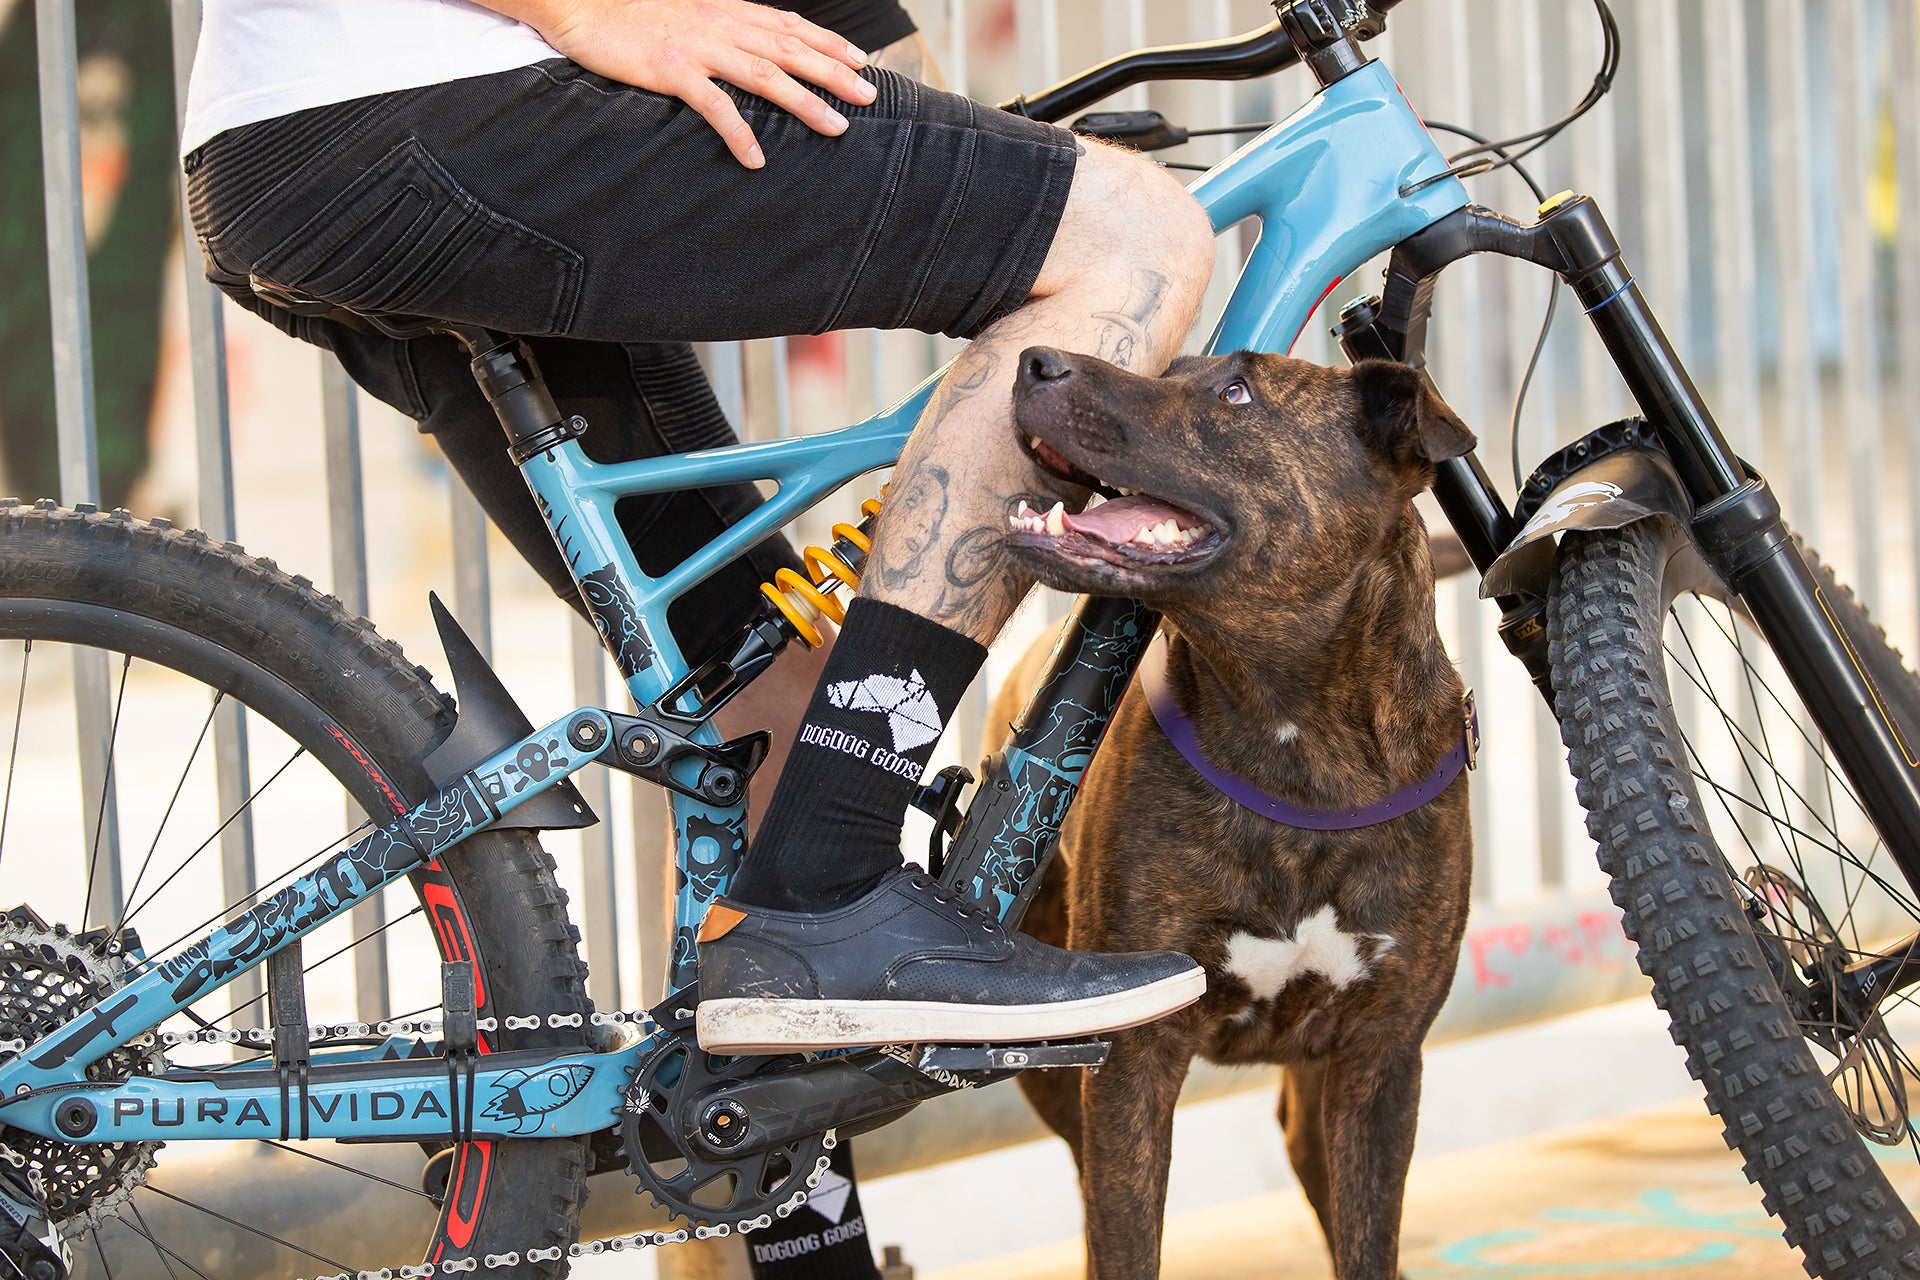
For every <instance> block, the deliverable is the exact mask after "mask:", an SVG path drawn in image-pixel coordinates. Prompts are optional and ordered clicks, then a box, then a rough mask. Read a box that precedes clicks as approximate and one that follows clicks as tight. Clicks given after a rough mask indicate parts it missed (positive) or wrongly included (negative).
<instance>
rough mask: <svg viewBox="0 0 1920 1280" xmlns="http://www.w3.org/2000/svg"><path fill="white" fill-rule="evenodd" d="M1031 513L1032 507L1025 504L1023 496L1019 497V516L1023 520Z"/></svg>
mask: <svg viewBox="0 0 1920 1280" xmlns="http://www.w3.org/2000/svg"><path fill="white" fill-rule="evenodd" d="M1032 514H1033V508H1032V507H1030V506H1028V505H1027V500H1026V499H1025V498H1022V499H1020V511H1019V515H1020V518H1021V519H1022V520H1024V519H1026V518H1027V517H1028V516H1030V515H1032Z"/></svg>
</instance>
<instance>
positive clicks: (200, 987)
mask: <svg viewBox="0 0 1920 1280" xmlns="http://www.w3.org/2000/svg"><path fill="white" fill-rule="evenodd" d="M612 736H613V733H612V722H611V721H610V720H609V719H608V718H607V714H606V712H604V711H599V710H596V709H593V708H582V709H580V710H578V711H574V712H572V713H570V714H568V715H566V716H563V717H561V718H560V719H559V720H556V721H554V722H553V723H552V724H550V725H547V726H546V727H545V728H543V729H538V730H536V731H535V732H533V733H532V734H530V735H528V736H527V737H526V738H523V739H521V740H520V741H518V742H515V743H512V744H511V745H509V746H508V747H506V748H505V749H504V750H502V751H499V752H497V753H496V754H494V755H493V756H490V757H489V758H488V759H486V760H484V761H482V762H481V763H479V764H477V765H475V766H474V767H473V768H472V769H470V770H468V771H467V772H466V773H464V774H462V775H461V776H460V777H459V778H457V779H455V780H454V781H453V782H451V783H448V784H447V785H446V786H444V787H442V788H441V789H440V790H439V792H438V793H437V794H435V795H434V796H432V797H431V798H429V799H428V800H425V801H423V802H422V803H420V804H418V805H415V806H414V807H413V808H412V809H411V810H409V811H408V812H406V813H404V814H402V815H400V816H399V817H397V818H395V819H394V820H393V821H391V822H388V823H386V824H384V825H382V826H380V827H378V828H377V829H375V830H374V831H373V832H372V833H371V834H370V835H368V836H366V837H365V838H364V839H362V840H360V841H359V842H357V843H355V844H354V845H352V846H351V847H350V848H347V849H344V850H342V851H341V852H339V853H336V854H334V855H333V856H332V857H330V858H328V859H327V860H326V861H325V862H324V863H322V864H321V865H320V866H319V867H318V868H316V869H315V870H313V871H310V872H308V873H307V874H306V875H304V876H301V877H300V878H298V879H296V880H292V881H289V882H288V883H287V884H285V885H284V886H283V887H281V888H280V889H278V890H277V891H275V892H274V893H273V894H272V895H271V896H270V897H266V898H262V899H261V900H260V902H259V903H258V904H257V905H255V906H253V907H250V908H248V909H247V910H245V911H243V912H240V913H239V914H238V915H236V916H235V917H234V918H233V919H232V920H230V921H229V922H227V923H226V924H224V925H222V926H221V927H219V928H216V929H214V930H212V931H211V932H210V933H208V934H206V935H205V936H203V937H201V938H200V939H198V940H197V941H195V942H193V943H190V944H188V945H186V946H184V947H182V948H180V949H178V950H176V951H174V952H172V953H171V954H169V955H167V956H164V957H161V958H159V959H156V960H150V961H148V962H147V967H146V969H145V971H144V972H141V973H140V974H138V975H137V976H135V977H134V978H132V979H131V980H130V981H129V982H128V983H127V984H126V985H125V986H123V987H120V988H119V989H118V990H116V991H114V992H113V994H112V995H110V996H108V997H107V998H106V1000H104V1001H103V1002H102V1003H100V1004H99V1005H98V1006H97V1007H95V1008H94V1010H93V1011H92V1012H91V1013H89V1014H88V1015H87V1016H86V1017H84V1018H77V1019H75V1020H74V1021H72V1022H70V1023H68V1024H66V1025H65V1026H63V1027H61V1028H59V1029H57V1030H56V1031H53V1032H51V1033H49V1034H48V1035H46V1036H44V1037H42V1038H41V1039H40V1040H37V1041H35V1042H34V1043H33V1044H30V1045H28V1046H27V1047H26V1049H25V1050H24V1051H23V1052H21V1054H20V1055H19V1056H18V1057H16V1058H14V1059H12V1060H11V1061H9V1062H7V1063H5V1064H4V1065H0V1093H3V1094H6V1095H8V1096H9V1097H11V1096H13V1095H16V1094H19V1093H21V1092H23V1091H27V1090H31V1089H39V1088H44V1087H47V1086H54V1085H67V1084H76V1083H79V1082H81V1081H83V1080H84V1079H85V1070H86V1068H87V1067H88V1066H89V1065H91V1064H92V1063H94V1062H95V1061H97V1060H98V1059H99V1058H101V1057H102V1056H104V1055H105V1054H107V1053H110V1052H112V1051H113V1050H114V1049H115V1048H118V1047H119V1046H120V1045H123V1044H125V1043H126V1042H127V1041H128V1040H130V1039H132V1038H133V1037H135V1036H137V1035H141V1034H143V1033H145V1032H147V1031H149V1030H151V1029H152V1028H154V1027H157V1026H159V1025H160V1024H161V1023H162V1022H164V1021H166V1020H167V1019H168V1018H170V1017H172V1016H174V1015H175V1014H177V1013H179V1012H180V1011H181V1010H183V1009H186V1008H187V1007H188V1006H190V1005H191V1004H193V1002H194V1001H196V1000H198V999H200V998H201V997H203V996H205V995H206V994H207V993H208V992H210V991H214V990H217V989H218V988H220V987H222V986H224V985H226V984H227V983H228V982H229V981H231V980H232V978H233V977H234V975H236V974H238V973H241V972H243V971H244V970H246V969H248V968H251V967H252V966H254V965H256V964H259V963H260V962H262V961H264V960H265V959H266V958H267V957H268V956H270V955H272V954H273V953H274V952H276V951H279V950H280V949H281V948H282V947H285V946H287V945H288V944H290V943H292V942H294V941H296V940H297V939H299V938H300V937H302V936H304V935H305V934H307V933H309V932H311V931H312V930H314V929H316V928H318V927H319V926H320V925H322V924H325V923H326V922H327V921H328V920H331V919H333V918H334V917H335V916H337V915H339V914H340V913H341V912H343V911H346V910H348V909H349V908H351V907H352V906H354V904H356V903H359V902H363V901H365V900H366V899H367V898H369V897H371V896H372V895H373V894H375V893H377V892H379V891H380V890H381V889H382V888H383V887H385V886H386V885H387V884H389V883H391V882H392V881H394V880H396V879H398V878H400V877H401V876H403V875H405V874H407V873H408V872H409V871H412V870H414V869H415V868H417V867H420V866H424V865H425V864H427V863H429V862H432V861H433V860H434V859H435V858H437V857H439V856H440V855H441V854H443V853H445V852H446V851H447V850H449V849H451V848H453V847H454V846H455V845H457V844H459V843H460V842H461V841H462V840H465V839H466V838H467V837H468V836H470V835H472V834H474V833H475V832H477V831H483V830H485V829H486V828H487V827H489V826H491V825H492V824H493V823H494V822H495V821H496V820H497V819H498V818H499V817H500V816H501V815H503V814H506V813H508V812H511V811H512V810H513V809H516V808H518V807H519V806H520V805H522V804H524V803H526V802H527V801H528V800H530V799H532V798H533V797H534V796H535V795H538V794H540V793H541V792H543V791H545V790H547V789H548V788H549V787H552V786H553V785H555V784H556V783H558V782H559V781H560V780H562V779H564V778H567V777H570V776H571V775H572V774H574V773H576V772H578V771H579V770H580V769H581V768H583V767H584V766H586V765H587V764H589V763H591V762H592V761H594V760H597V759H598V758H599V757H600V755H601V754H602V753H603V752H604V751H605V750H606V749H607V745H608V743H609V742H610V741H611V740H612ZM523 757H524V759H523ZM12 1105H16V1104H13V1103H10V1102H5V1101H0V1122H4V1123H6V1124H15V1123H16V1122H15V1120H14V1118H13V1117H12V1116H11V1115H9V1114H8V1113H7V1110H6V1109H7V1108H8V1107H9V1106H12ZM45 1136H49V1137H52V1136H57V1135H56V1134H54V1133H51V1132H50V1133H48V1134H46V1135H45Z"/></svg>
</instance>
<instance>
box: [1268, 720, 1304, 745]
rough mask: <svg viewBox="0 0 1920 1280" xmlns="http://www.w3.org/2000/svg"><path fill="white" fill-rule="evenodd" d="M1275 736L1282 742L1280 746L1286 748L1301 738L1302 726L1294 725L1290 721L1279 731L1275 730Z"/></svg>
mask: <svg viewBox="0 0 1920 1280" xmlns="http://www.w3.org/2000/svg"><path fill="white" fill-rule="evenodd" d="M1273 736H1274V737H1275V738H1277V739H1278V740H1279V742H1280V745H1281V746H1283V747H1284V746H1286V745H1287V744H1288V743H1289V742H1292V741H1293V740H1294V739H1295V738H1297V737H1299V736H1300V726H1299V725H1297V724H1294V723H1293V722H1292V721H1288V722H1287V723H1286V724H1283V725H1281V726H1280V727H1279V728H1278V729H1275V730H1274V731H1273Z"/></svg>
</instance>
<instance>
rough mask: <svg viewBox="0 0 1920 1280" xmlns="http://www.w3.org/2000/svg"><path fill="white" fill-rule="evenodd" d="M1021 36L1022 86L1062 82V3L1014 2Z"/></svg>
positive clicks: (1056, 0) (1041, 0)
mask: <svg viewBox="0 0 1920 1280" xmlns="http://www.w3.org/2000/svg"><path fill="white" fill-rule="evenodd" d="M1014 22H1015V26H1016V29H1017V30H1018V32H1019V35H1020V38H1019V41H1018V45H1019V49H1020V83H1021V84H1023V85H1026V86H1028V87H1030V88H1032V87H1037V86H1043V85H1050V84H1053V83H1055V82H1056V81H1058V80H1059V79H1060V2H1059V0H1014Z"/></svg>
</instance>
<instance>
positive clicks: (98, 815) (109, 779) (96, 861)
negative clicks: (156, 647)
mask: <svg viewBox="0 0 1920 1280" xmlns="http://www.w3.org/2000/svg"><path fill="white" fill-rule="evenodd" d="M132 669H133V655H132V654H130V653H128V654H123V655H121V659H120V692H119V693H117V694H115V695H114V699H113V724H112V727H111V728H109V729H108V730H107V768H106V771H105V772H104V773H102V774H101V776H100V799H99V803H98V807H97V808H96V810H95V813H94V819H93V849H92V851H91V852H90V853H88V855H87V896H86V897H85V898H84V899H83V900H82V915H85V916H91V915H92V912H93V876H94V872H95V871H97V870H98V869H99V865H100V838H101V837H102V836H103V835H105V834H106V831H107V796H108V795H109V794H110V793H111V792H112V790H113V762H114V759H115V757H116V755H117V754H118V748H119V745H120V711H121V709H122V708H123V707H124V706H125V705H126V701H127V673H128V672H129V671H131V670H132Z"/></svg>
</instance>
